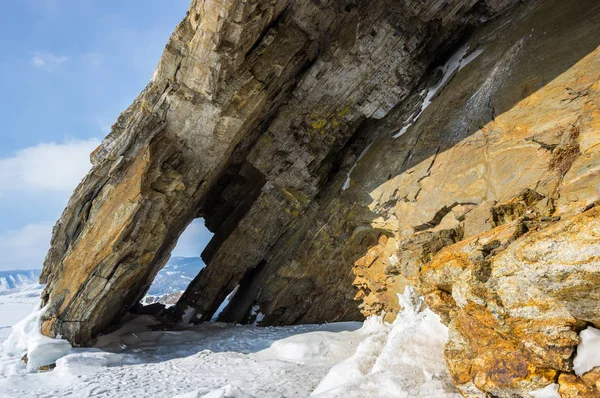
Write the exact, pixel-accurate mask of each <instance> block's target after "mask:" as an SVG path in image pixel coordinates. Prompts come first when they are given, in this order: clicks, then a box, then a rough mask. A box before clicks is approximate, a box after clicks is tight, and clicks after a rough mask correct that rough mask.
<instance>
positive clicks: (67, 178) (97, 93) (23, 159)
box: [0, 0, 209, 270]
mask: <svg viewBox="0 0 600 398" xmlns="http://www.w3.org/2000/svg"><path fill="white" fill-rule="evenodd" d="M188 6H189V0H126V1H123V0H119V1H115V0H34V1H32V0H8V1H7V2H6V4H3V7H2V13H0V117H1V119H2V122H3V123H2V129H0V143H1V144H0V270H6V269H26V268H40V267H41V265H42V261H43V258H44V255H45V252H46V250H47V249H48V244H49V239H50V231H51V228H52V225H53V224H54V223H55V221H56V220H57V219H58V217H59V216H60V214H61V212H62V210H63V209H64V207H65V205H66V203H67V200H68V198H69V195H70V193H71V192H72V190H73V188H74V187H75V186H76V185H77V183H78V182H79V180H80V179H81V178H82V177H83V175H85V173H86V172H87V170H88V169H89V167H90V164H89V153H90V152H91V151H92V150H93V149H94V148H95V147H96V146H97V145H98V143H99V142H100V140H101V139H102V137H104V136H105V135H106V134H107V133H108V132H109V129H110V126H111V124H112V123H113V122H114V121H115V120H116V118H117V116H118V115H119V113H120V112H121V111H122V110H124V109H125V108H126V107H127V106H128V105H129V104H130V103H131V102H132V100H133V99H134V98H135V97H136V96H137V95H138V93H139V92H140V91H141V90H142V89H143V88H144V86H145V85H146V84H147V83H148V81H149V80H150V77H151V76H152V72H153V71H154V68H155V66H156V64H157V63H158V60H159V58H160V55H161V53H162V50H163V48H164V45H165V44H166V42H167V40H168V38H169V36H170V34H171V32H172V31H173V29H174V28H175V26H176V25H177V23H179V21H180V20H181V19H182V18H183V17H184V16H185V12H186V10H187V8H188ZM208 236H209V235H208V233H207V232H206V231H205V230H204V229H203V227H202V223H201V222H195V223H194V224H193V225H192V226H191V227H190V228H188V230H187V231H186V233H185V234H184V236H183V237H182V239H180V243H179V244H178V246H177V249H176V250H175V252H174V253H173V254H174V255H183V256H193V255H198V254H199V252H200V250H201V249H202V247H203V246H204V245H205V244H206V240H207V239H208Z"/></svg>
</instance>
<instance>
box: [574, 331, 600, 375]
mask: <svg viewBox="0 0 600 398" xmlns="http://www.w3.org/2000/svg"><path fill="white" fill-rule="evenodd" d="M579 339H580V341H579V345H578V346H577V355H575V359H574V360H573V370H575V373H576V374H577V376H583V375H584V374H585V373H587V372H589V371H590V370H592V369H594V368H595V367H597V366H600V330H599V329H596V328H593V327H591V326H589V327H588V328H586V329H584V330H582V331H581V333H579Z"/></svg>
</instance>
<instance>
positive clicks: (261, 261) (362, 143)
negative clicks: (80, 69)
mask: <svg viewBox="0 0 600 398" xmlns="http://www.w3.org/2000/svg"><path fill="white" fill-rule="evenodd" d="M598 31H600V3H597V2H596V1H593V0H578V1H575V2H564V1H560V0H544V1H541V0H540V1H526V2H516V1H511V0H439V1H438V0H432V1H424V0H404V1H395V0H375V1H369V2H364V1H354V0H296V1H285V0H248V1H242V0H229V1H225V2H213V1H210V0H194V1H192V4H191V7H190V10H189V12H188V14H187V16H186V17H185V18H184V20H183V21H182V22H181V24H180V25H179V26H178V27H177V28H176V30H175V32H174V33H173V35H172V36H171V38H170V40H169V42H168V43H167V46H166V48H165V52H164V54H163V57H162V58H161V61H160V63H159V65H158V67H157V70H156V72H155V74H154V76H153V79H152V81H151V82H150V83H149V84H148V86H147V87H146V88H145V89H144V91H143V92H142V93H141V94H140V96H139V97H138V98H137V99H136V100H135V101H134V103H133V104H132V105H131V106H130V107H129V108H128V109H127V110H125V111H124V112H123V114H122V115H121V116H120V117H119V119H118V120H117V122H116V123H115V124H114V126H113V127H112V131H111V133H110V134H109V135H108V136H107V137H106V138H105V139H104V141H103V142H102V144H101V145H100V147H99V148H98V149H96V150H95V151H94V153H93V154H92V162H93V165H94V166H93V169H92V171H91V172H90V173H89V174H88V175H87V176H86V177H85V179H84V180H83V181H82V183H81V184H80V185H79V187H78V188H77V189H76V191H75V192H74V194H73V196H72V198H71V200H70V201H69V204H68V206H67V208H66V210H65V212H64V213H63V215H62V217H61V218H60V220H59V221H58V223H57V225H56V227H55V229H54V231H53V237H52V245H51V249H50V251H49V253H48V256H47V258H46V261H45V264H44V270H43V273H42V277H41V281H42V282H43V283H46V284H47V285H46V289H45V291H44V293H43V297H42V298H43V301H44V302H45V304H47V305H48V310H47V311H46V313H45V318H44V321H43V324H42V331H43V333H44V334H46V335H49V336H55V335H58V334H60V335H62V336H64V337H66V338H67V339H69V340H70V341H71V342H72V343H75V344H82V345H86V344H89V343H91V342H92V341H93V340H94V338H95V337H96V336H97V335H98V334H99V333H101V332H102V331H103V330H105V329H106V328H107V327H109V326H110V325H111V324H112V323H114V322H116V321H117V320H118V319H119V318H120V317H121V316H122V315H123V314H124V313H125V312H126V311H127V310H128V309H129V308H131V307H132V306H134V305H135V304H136V303H137V302H138V301H139V300H140V298H142V297H143V296H144V295H145V293H146V291H147V290H148V287H149V286H150V284H151V283H152V280H153V279H154V277H155V275H156V274H157V272H158V271H159V270H160V269H161V267H163V266H164V264H165V263H166V261H167V260H168V259H169V256H170V252H171V250H172V249H173V247H174V245H175V244H176V242H177V238H178V237H179V235H180V234H181V233H182V232H183V230H184V229H185V227H186V226H187V225H188V224H189V223H190V222H191V221H193V220H194V219H195V218H198V217H203V218H204V219H205V221H206V225H207V227H208V228H209V229H210V230H211V231H212V232H214V237H213V239H212V240H211V242H210V243H209V244H208V246H207V247H206V249H205V250H204V252H203V253H202V258H203V260H204V262H205V263H206V264H207V266H206V268H205V269H203V270H202V271H201V272H200V274H199V275H198V276H197V277H196V278H195V279H194V280H193V282H192V283H191V284H190V285H189V286H188V288H187V290H186V292H185V293H184V294H183V296H182V297H181V299H180V300H179V302H178V304H177V305H176V307H175V308H174V310H173V311H172V312H171V313H169V314H168V317H167V318H168V319H167V320H165V322H177V321H180V320H181V319H182V317H183V315H184V314H185V321H189V322H202V321H206V320H210V319H211V318H212V317H213V315H214V313H215V311H216V310H217V309H218V308H219V306H220V305H221V303H222V302H223V300H224V299H225V298H226V297H227V296H228V295H229V294H230V293H231V292H232V291H233V290H234V289H236V288H237V290H236V294H235V295H233V297H232V298H231V301H230V304H229V305H228V306H227V308H226V309H225V310H224V311H223V312H222V313H221V314H220V316H219V319H220V320H223V321H230V322H254V321H255V317H256V314H257V313H258V312H260V313H262V314H264V318H262V321H261V324H262V325H276V324H292V323H310V322H324V321H341V320H354V319H362V318H363V317H364V316H367V315H371V314H380V313H382V312H385V313H386V317H387V318H388V319H390V320H391V319H392V318H393V317H394V314H395V313H396V312H397V311H398V304H397V299H396V294H397V293H399V292H401V291H402V290H403V289H404V287H405V286H406V285H407V284H412V285H414V286H415V287H417V288H418V289H419V291H420V292H421V293H422V294H423V295H424V296H425V299H426V303H427V304H428V305H429V307H430V308H431V309H433V310H434V311H435V312H437V313H438V314H439V315H440V316H441V317H442V319H443V320H444V322H445V323H446V324H447V325H448V326H449V328H450V338H449V341H448V343H447V346H446V359H447V362H448V366H449V369H450V372H451V374H452V376H453V379H454V381H455V383H456V384H457V386H458V388H459V389H460V391H461V393H462V394H463V395H464V396H467V397H486V396H497V397H514V396H528V393H529V392H530V391H533V390H536V389H540V388H542V387H544V386H546V385H548V384H550V383H554V382H557V383H558V384H559V385H560V393H561V394H563V396H565V397H566V396H594V394H598V393H599V390H598V380H599V378H598V376H597V375H600V371H591V372H589V373H587V374H586V375H584V376H583V377H578V376H576V375H575V374H574V372H573V371H572V366H573V365H572V360H573V355H574V349H575V347H576V345H577V343H578V336H577V333H578V332H579V331H580V330H582V329H583V328H584V327H586V326H587V325H593V326H596V327H600V305H599V304H598V302H599V299H600V289H599V287H600V262H599V261H598V258H600V243H599V240H598V238H599V235H600V208H599V207H600V206H597V203H598V200H599V199H600V145H599V144H600V48H599V47H598V46H599V45H600V36H599V35H598V34H597V32H598ZM586 394H587V395H586Z"/></svg>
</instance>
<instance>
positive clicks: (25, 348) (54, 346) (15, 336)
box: [4, 307, 71, 371]
mask: <svg viewBox="0 0 600 398" xmlns="http://www.w3.org/2000/svg"><path fill="white" fill-rule="evenodd" d="M44 310H45V308H42V309H40V308H39V307H38V308H36V309H35V310H34V311H33V312H32V313H31V314H29V315H28V316H27V317H25V319H23V320H22V321H21V322H19V323H17V324H16V325H14V326H13V328H12V333H11V334H10V336H8V339H6V341H5V342H4V349H5V351H6V352H7V353H8V354H9V355H12V356H23V355H24V354H27V359H28V361H27V370H29V371H32V370H37V369H39V367H40V366H44V365H51V364H53V363H55V362H56V360H57V359H59V358H61V357H63V356H65V355H66V354H68V353H69V351H70V350H71V344H69V342H68V341H66V340H61V339H52V338H50V337H47V336H44V335H43V334H42V333H41V332H40V328H41V316H42V314H43V313H44Z"/></svg>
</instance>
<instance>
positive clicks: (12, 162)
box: [0, 138, 100, 195]
mask: <svg viewBox="0 0 600 398" xmlns="http://www.w3.org/2000/svg"><path fill="white" fill-rule="evenodd" d="M99 144H100V140H98V139H96V138H93V139H89V140H85V141H84V140H74V141H68V142H65V143H63V144H57V143H53V142H52V143H42V144H39V145H36V146H33V147H29V148H25V149H22V150H20V151H17V152H16V153H15V154H14V155H13V156H11V157H8V158H3V159H2V158H0V195H1V194H3V193H7V192H23V191H29V192H44V191H46V192H48V191H52V192H66V193H69V192H71V191H72V190H73V189H74V188H75V187H76V186H77V184H78V183H79V181H81V179H82V178H83V177H84V176H85V174H86V173H87V172H88V171H89V169H90V168H91V163H90V159H89V154H90V153H91V152H92V151H93V150H94V149H95V148H96V147H97V146H98V145H99Z"/></svg>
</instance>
